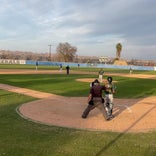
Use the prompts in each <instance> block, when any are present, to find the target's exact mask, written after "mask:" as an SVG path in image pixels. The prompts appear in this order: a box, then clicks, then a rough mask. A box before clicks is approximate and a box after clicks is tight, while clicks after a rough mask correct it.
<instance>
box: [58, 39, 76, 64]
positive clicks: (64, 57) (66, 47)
mask: <svg viewBox="0 0 156 156" xmlns="http://www.w3.org/2000/svg"><path fill="white" fill-rule="evenodd" d="M56 52H57V58H58V60H59V61H64V62H72V61H73V60H74V57H75V56H76V52H77V48H76V47H73V46H71V45H70V44H69V43H67V42H66V43H59V45H58V46H57V49H56Z"/></svg>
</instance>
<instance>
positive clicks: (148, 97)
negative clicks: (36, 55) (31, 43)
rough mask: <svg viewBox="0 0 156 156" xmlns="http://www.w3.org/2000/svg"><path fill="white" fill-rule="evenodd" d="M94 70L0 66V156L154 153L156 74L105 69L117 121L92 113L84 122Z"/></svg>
mask: <svg viewBox="0 0 156 156" xmlns="http://www.w3.org/2000/svg"><path fill="white" fill-rule="evenodd" d="M97 71H98V69H91V68H88V69H87V68H82V69H81V68H80V69H77V68H73V69H72V68H71V70H70V74H69V75H66V71H65V69H63V71H62V72H61V71H59V70H58V67H44V66H41V67H40V68H39V69H38V70H35V67H34V66H30V65H29V66H26V65H22V66H20V67H19V66H14V65H11V66H9V65H0V74H1V75H0V76H1V77H0V116H1V117H0V125H1V130H0V138H1V139H0V147H1V148H0V156H1V155H7V156H18V155H22V156H27V155H30V156H53V155H54V156H62V155H63V156H64V155H67V156H80V155H83V156H108V155H109V156H125V155H128V156H131V155H135V156H143V155H145V156H146V155H147V156H148V155H149V156H154V155H156V131H155V130H156V121H155V117H156V75H155V71H134V72H133V74H129V71H128V70H119V69H118V70H114V69H105V76H104V78H106V77H107V76H112V77H113V81H114V83H115V84H116V86H117V92H116V94H115V95H114V103H115V107H114V112H113V114H114V116H115V118H113V119H112V120H111V121H105V120H104V118H103V117H102V115H101V113H100V112H99V111H98V110H93V111H92V112H90V114H89V116H88V118H87V119H82V118H81V114H82V112H83V110H84V109H85V107H86V105H87V96H88V93H89V83H90V82H91V81H93V80H94V79H95V78H97V77H98V76H97Z"/></svg>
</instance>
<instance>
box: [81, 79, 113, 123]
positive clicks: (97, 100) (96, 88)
mask: <svg viewBox="0 0 156 156" xmlns="http://www.w3.org/2000/svg"><path fill="white" fill-rule="evenodd" d="M105 89H106V88H105V86H101V85H100V82H99V81H98V80H97V79H96V80H95V81H94V85H93V87H91V89H90V94H89V96H88V106H87V108H86V109H85V110H84V112H83V114H82V118H87V116H88V114H89V112H90V111H91V110H92V109H94V108H96V107H97V108H99V109H100V111H101V112H102V114H103V116H104V118H105V119H106V120H109V119H110V118H109V116H107V112H106V110H105V107H104V105H103V100H102V91H103V90H105Z"/></svg>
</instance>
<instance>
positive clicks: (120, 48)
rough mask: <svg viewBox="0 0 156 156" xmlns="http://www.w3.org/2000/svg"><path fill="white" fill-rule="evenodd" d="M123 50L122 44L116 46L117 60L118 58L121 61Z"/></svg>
mask: <svg viewBox="0 0 156 156" xmlns="http://www.w3.org/2000/svg"><path fill="white" fill-rule="evenodd" d="M121 50H122V45H121V43H118V44H117V45H116V58H117V59H120V56H121Z"/></svg>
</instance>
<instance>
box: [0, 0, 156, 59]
mask: <svg viewBox="0 0 156 156" xmlns="http://www.w3.org/2000/svg"><path fill="white" fill-rule="evenodd" d="M155 6H156V1H154V0H131V1H129V0H118V1H116V0H109V1H104V0H94V1H90V0H83V1H80V0H46V1H42V0H33V1H32V0H26V1H19V0H12V1H10V0H1V10H0V33H1V36H0V45H1V49H10V50H16V48H18V49H20V50H23V51H26V50H27V49H29V50H30V49H31V51H33V50H35V51H42V50H43V51H46V50H47V45H48V44H50V43H55V45H56V44H58V43H60V42H69V43H71V44H74V46H76V47H77V48H78V54H82V55H84V54H85V55H95V54H96V55H99V56H101V55H108V56H112V57H113V56H115V52H114V51H115V48H114V47H115V45H116V43H118V42H121V43H122V44H123V47H124V48H123V50H124V51H123V54H122V56H123V57H125V58H131V57H134V58H135V57H138V58H144V59H145V58H146V57H148V58H149V57H150V56H151V58H153V59H156V55H155V50H156V47H155V41H156V36H155V33H156V30H155V27H156V22H155V20H154V19H155V18H156V9H155ZM4 41H5V42H6V43H7V44H5V42H4ZM28 44H29V47H28V46H27V45H28ZM7 46H8V47H7ZM147 51H148V55H147Z"/></svg>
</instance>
